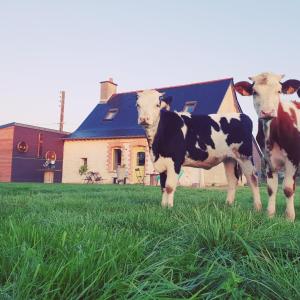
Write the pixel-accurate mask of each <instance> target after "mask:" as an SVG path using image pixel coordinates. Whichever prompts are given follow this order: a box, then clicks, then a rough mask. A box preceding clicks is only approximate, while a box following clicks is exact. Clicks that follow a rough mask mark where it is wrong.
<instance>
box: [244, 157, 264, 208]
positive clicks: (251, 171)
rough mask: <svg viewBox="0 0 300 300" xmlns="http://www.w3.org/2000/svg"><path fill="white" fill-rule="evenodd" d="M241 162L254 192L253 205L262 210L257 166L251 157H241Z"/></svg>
mask: <svg viewBox="0 0 300 300" xmlns="http://www.w3.org/2000/svg"><path fill="white" fill-rule="evenodd" d="M239 164H240V166H241V168H242V171H243V173H244V175H245V177H246V179H247V183H248V185H249V186H250V187H251V190H252V194H253V205H254V209H255V210H256V211H260V210H261V208H262V205H261V200H260V194H259V188H258V178H257V175H256V170H255V167H254V165H253V163H252V161H251V160H249V159H241V160H239Z"/></svg>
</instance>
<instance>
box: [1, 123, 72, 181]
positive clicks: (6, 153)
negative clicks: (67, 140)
mask: <svg viewBox="0 0 300 300" xmlns="http://www.w3.org/2000/svg"><path fill="white" fill-rule="evenodd" d="M67 134H68V133H66V132H61V131H58V130H53V129H48V128H42V127H37V126H31V125H25V124H20V123H9V124H6V125H2V126H0V182H61V178H62V159H63V139H62V138H63V137H65V136H67Z"/></svg>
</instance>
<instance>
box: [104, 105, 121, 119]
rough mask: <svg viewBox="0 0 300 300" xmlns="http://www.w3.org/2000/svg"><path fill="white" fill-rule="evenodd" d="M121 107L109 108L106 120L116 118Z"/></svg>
mask: <svg viewBox="0 0 300 300" xmlns="http://www.w3.org/2000/svg"><path fill="white" fill-rule="evenodd" d="M118 111H119V109H118V108H111V109H109V110H108V112H107V114H106V115H105V117H104V120H106V121H109V120H112V119H114V118H115V116H116V115H117V113H118Z"/></svg>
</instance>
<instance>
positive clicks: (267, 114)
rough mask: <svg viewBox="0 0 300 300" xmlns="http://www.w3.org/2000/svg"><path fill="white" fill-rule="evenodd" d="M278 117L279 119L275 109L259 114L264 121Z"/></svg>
mask: <svg viewBox="0 0 300 300" xmlns="http://www.w3.org/2000/svg"><path fill="white" fill-rule="evenodd" d="M276 117H277V114H276V111H275V110H274V109H272V110H271V111H270V112H265V111H263V110H262V111H261V112H260V114H259V118H260V119H264V120H270V119H272V118H276Z"/></svg>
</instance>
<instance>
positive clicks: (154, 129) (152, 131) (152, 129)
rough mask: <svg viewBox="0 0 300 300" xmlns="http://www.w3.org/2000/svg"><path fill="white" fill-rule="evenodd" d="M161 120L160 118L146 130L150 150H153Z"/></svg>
mask: <svg viewBox="0 0 300 300" xmlns="http://www.w3.org/2000/svg"><path fill="white" fill-rule="evenodd" d="M159 120H160V118H158V119H157V121H156V122H154V124H153V125H151V126H149V127H146V128H145V131H146V137H147V141H148V145H149V148H150V149H151V148H152V145H153V141H154V137H155V135H156V132H157V128H158V124H159Z"/></svg>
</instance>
